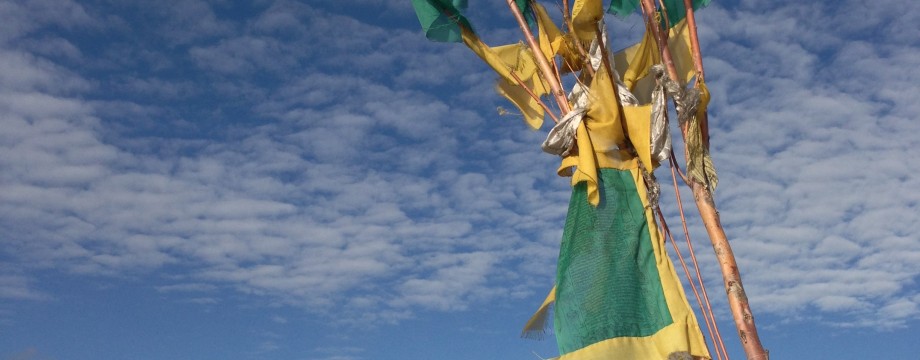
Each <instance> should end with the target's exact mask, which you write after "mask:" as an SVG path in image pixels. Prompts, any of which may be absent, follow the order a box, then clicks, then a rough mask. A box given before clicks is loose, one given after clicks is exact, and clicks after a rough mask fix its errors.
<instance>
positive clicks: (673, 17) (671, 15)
mask: <svg viewBox="0 0 920 360" xmlns="http://www.w3.org/2000/svg"><path fill="white" fill-rule="evenodd" d="M661 2H662V3H664V7H665V9H666V10H667V12H668V23H669V24H671V26H674V25H676V24H677V23H679V22H681V20H683V19H684V18H686V17H687V8H686V6H684V0H661ZM710 2H712V0H693V2H692V4H693V10H697V9H699V8H701V7H706V6H709V3H710Z"/></svg>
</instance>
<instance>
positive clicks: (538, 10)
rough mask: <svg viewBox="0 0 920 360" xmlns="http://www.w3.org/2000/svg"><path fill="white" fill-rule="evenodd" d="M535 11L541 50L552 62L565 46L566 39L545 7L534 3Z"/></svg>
mask: <svg viewBox="0 0 920 360" xmlns="http://www.w3.org/2000/svg"><path fill="white" fill-rule="evenodd" d="M533 10H534V13H535V14H536V15H537V25H538V31H539V33H538V35H539V36H538V37H539V40H540V50H541V51H542V52H543V55H544V56H546V59H547V60H550V61H552V59H553V58H554V57H555V56H556V55H557V54H559V53H560V50H561V49H562V47H563V46H564V44H565V38H564V36H563V34H562V32H561V31H559V28H558V27H556V24H555V23H553V19H551V18H550V17H549V15H548V14H547V13H546V9H545V8H544V7H543V5H540V4H538V3H536V2H534V3H533Z"/></svg>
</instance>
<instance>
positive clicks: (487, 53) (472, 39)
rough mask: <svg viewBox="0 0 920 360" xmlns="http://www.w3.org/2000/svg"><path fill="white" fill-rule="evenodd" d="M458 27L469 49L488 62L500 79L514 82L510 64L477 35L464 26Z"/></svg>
mask: <svg viewBox="0 0 920 360" xmlns="http://www.w3.org/2000/svg"><path fill="white" fill-rule="evenodd" d="M460 29H461V30H462V32H461V37H462V38H463V43H464V44H466V46H467V47H469V48H470V50H473V52H474V53H476V55H478V56H479V58H480V59H482V60H483V61H485V62H486V64H489V66H491V67H492V69H494V70H495V72H497V73H498V75H500V76H501V77H502V79H504V80H505V81H509V82H511V83H515V81H514V77H512V76H511V69H510V65H509V64H508V63H506V62H505V61H504V60H503V59H502V57H501V56H499V54H497V53H496V52H495V50H493V49H492V48H490V47H488V46H486V44H484V43H483V42H482V41H481V40H479V37H478V36H476V34H474V33H473V32H472V31H470V30H469V29H467V28H465V27H461V28H460Z"/></svg>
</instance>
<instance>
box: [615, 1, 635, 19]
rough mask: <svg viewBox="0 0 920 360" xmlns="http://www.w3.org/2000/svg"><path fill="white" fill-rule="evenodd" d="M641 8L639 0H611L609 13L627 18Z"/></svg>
mask: <svg viewBox="0 0 920 360" xmlns="http://www.w3.org/2000/svg"><path fill="white" fill-rule="evenodd" d="M638 9H639V0H610V5H608V6H607V13H608V14H612V15H615V16H617V17H620V18H625V17H627V16H629V15H631V14H632V13H634V12H636V10H638Z"/></svg>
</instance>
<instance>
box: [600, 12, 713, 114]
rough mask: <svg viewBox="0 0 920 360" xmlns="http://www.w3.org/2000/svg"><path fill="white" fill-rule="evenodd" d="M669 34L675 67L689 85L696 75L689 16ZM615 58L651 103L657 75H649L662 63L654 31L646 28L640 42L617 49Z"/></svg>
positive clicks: (628, 80)
mask: <svg viewBox="0 0 920 360" xmlns="http://www.w3.org/2000/svg"><path fill="white" fill-rule="evenodd" d="M668 34H669V35H668V36H669V38H668V49H670V51H671V58H672V60H673V61H674V67H675V68H677V73H678V76H679V77H680V82H681V83H682V84H684V85H686V84H687V83H689V82H690V80H691V79H693V77H694V76H696V69H695V67H694V66H693V56H692V55H691V54H692V53H691V52H690V30H689V26H687V23H686V20H682V21H681V22H679V23H677V25H676V26H674V27H672V28H671V30H670V32H669V33H668ZM613 61H614V66H615V67H616V71H617V72H618V73H619V74H620V75H621V79H622V80H623V83H624V84H625V85H626V87H628V88H629V89H630V90H631V91H632V92H633V94H635V95H636V98H638V99H639V102H640V103H642V104H646V103H649V102H650V101H651V93H652V90H653V89H654V88H655V79H654V77H653V76H648V73H649V70H650V69H651V67H652V65H655V64H660V63H661V53H660V52H659V51H658V43H657V42H656V41H655V37H654V36H652V34H651V31H646V33H645V35H644V36H643V37H642V40H641V41H640V42H639V43H637V44H635V45H632V46H630V47H628V48H626V49H623V50H620V51H618V52H616V53H614V54H613Z"/></svg>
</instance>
